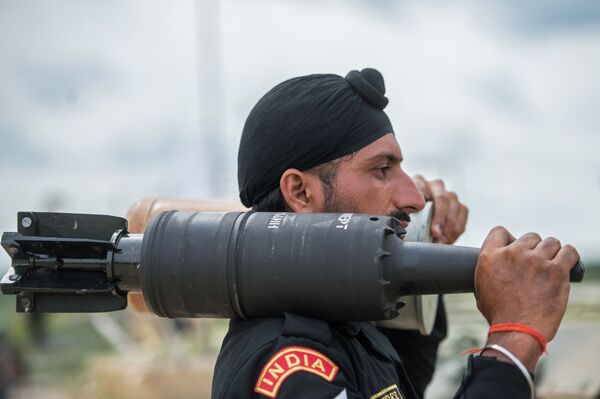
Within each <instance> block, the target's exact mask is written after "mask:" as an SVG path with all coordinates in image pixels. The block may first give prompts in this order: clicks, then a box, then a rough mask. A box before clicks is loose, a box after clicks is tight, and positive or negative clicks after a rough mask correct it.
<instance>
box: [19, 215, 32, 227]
mask: <svg viewBox="0 0 600 399" xmlns="http://www.w3.org/2000/svg"><path fill="white" fill-rule="evenodd" d="M32 223H33V220H31V218H30V217H29V216H25V217H24V218H23V219H21V226H23V227H25V228H26V229H28V228H30V227H31V224H32Z"/></svg>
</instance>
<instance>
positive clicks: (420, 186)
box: [413, 175, 431, 201]
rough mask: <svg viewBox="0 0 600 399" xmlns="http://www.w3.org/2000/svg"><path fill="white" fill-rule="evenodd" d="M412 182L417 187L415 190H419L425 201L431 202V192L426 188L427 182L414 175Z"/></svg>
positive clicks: (421, 177)
mask: <svg viewBox="0 0 600 399" xmlns="http://www.w3.org/2000/svg"><path fill="white" fill-rule="evenodd" d="M413 181H414V182H415V184H416V185H417V188H418V189H419V191H420V192H421V194H423V197H424V198H425V201H429V200H431V191H430V190H429V187H428V186H427V182H426V181H425V178H424V177H423V176H421V175H415V176H414V177H413Z"/></svg>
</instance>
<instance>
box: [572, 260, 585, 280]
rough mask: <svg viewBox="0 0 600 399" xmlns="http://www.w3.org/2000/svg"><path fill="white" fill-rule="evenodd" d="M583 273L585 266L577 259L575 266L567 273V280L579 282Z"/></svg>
mask: <svg viewBox="0 0 600 399" xmlns="http://www.w3.org/2000/svg"><path fill="white" fill-rule="evenodd" d="M584 274H585V267H584V266H583V263H581V261H580V260H578V261H577V263H576V264H575V266H573V268H572V269H571V272H570V273H569V281H571V282H572V283H580V282H581V281H582V280H583V275H584Z"/></svg>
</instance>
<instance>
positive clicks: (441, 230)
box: [435, 223, 444, 234]
mask: <svg viewBox="0 0 600 399" xmlns="http://www.w3.org/2000/svg"><path fill="white" fill-rule="evenodd" d="M435 228H436V229H437V231H439V232H440V234H442V233H443V231H444V225H443V224H441V223H438V224H436V225H435Z"/></svg>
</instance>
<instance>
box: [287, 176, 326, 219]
mask: <svg viewBox="0 0 600 399" xmlns="http://www.w3.org/2000/svg"><path fill="white" fill-rule="evenodd" d="M279 188H280V190H281V195H282V196H283V200H284V201H285V204H286V206H287V208H289V210H290V211H292V212H319V211H320V210H321V209H322V208H323V202H324V196H323V187H322V186H321V181H320V180H319V177H318V176H316V175H315V174H312V173H307V172H302V171H299V170H298V169H287V170H286V171H285V172H283V174H282V175H281V178H280V179H279Z"/></svg>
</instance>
